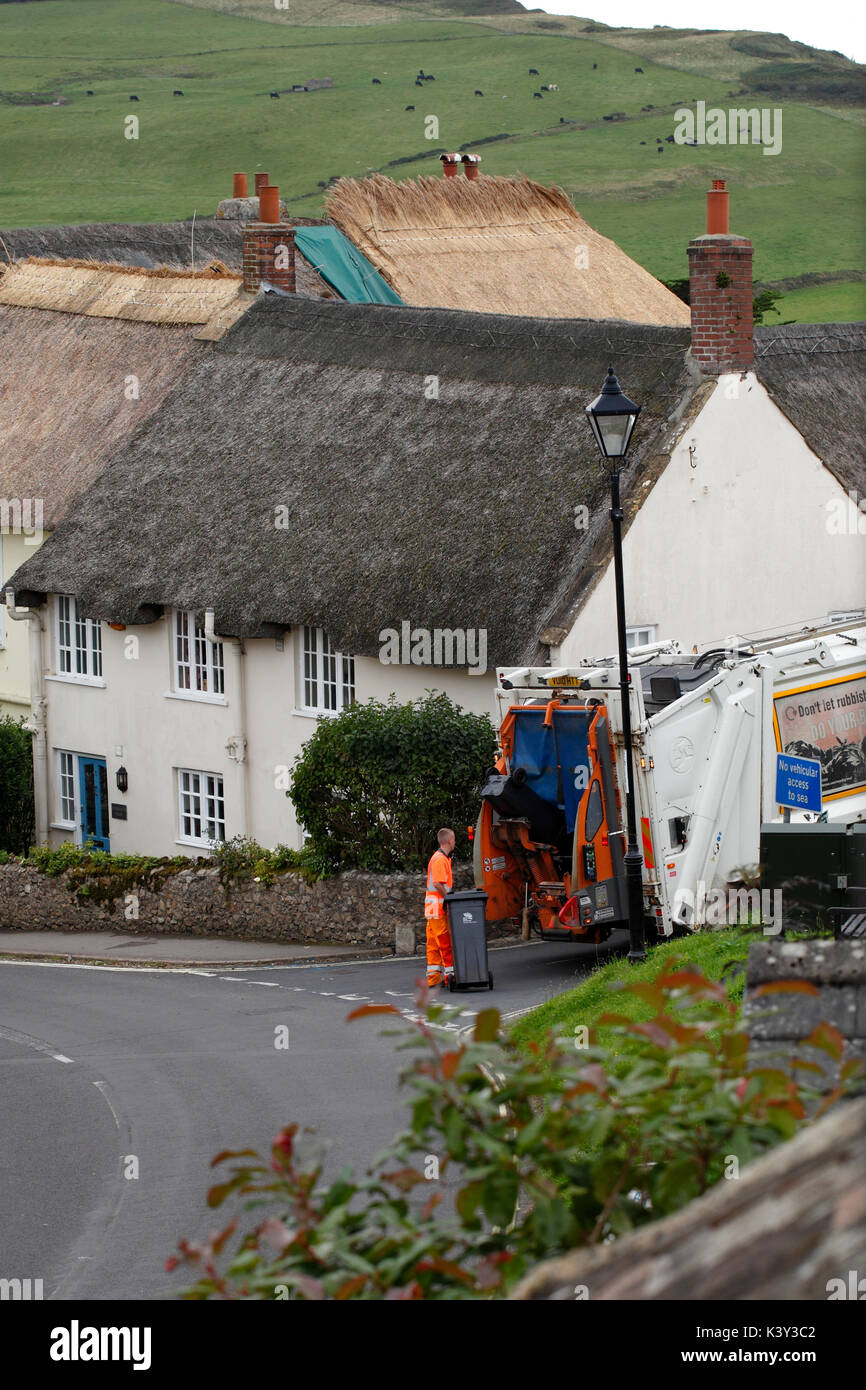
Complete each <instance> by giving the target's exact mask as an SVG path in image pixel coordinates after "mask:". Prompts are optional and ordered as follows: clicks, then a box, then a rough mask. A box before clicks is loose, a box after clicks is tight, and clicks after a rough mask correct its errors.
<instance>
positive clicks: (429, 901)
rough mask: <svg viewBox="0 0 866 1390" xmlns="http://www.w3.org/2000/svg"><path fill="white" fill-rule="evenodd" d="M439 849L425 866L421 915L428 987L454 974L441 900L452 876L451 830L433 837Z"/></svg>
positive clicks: (453, 840)
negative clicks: (424, 927)
mask: <svg viewBox="0 0 866 1390" xmlns="http://www.w3.org/2000/svg"><path fill="white" fill-rule="evenodd" d="M436 838H437V840H438V841H439V848H438V849H437V850H436V852H435V854H433V855H431V858H430V863H429V864H428V865H427V892H426V895H425V897H424V916H425V917H426V918H427V985H428V988H432V987H433V986H434V985H441V984H447V983H448V978H449V976H450V975H453V974H454V957H453V955H452V952H451V933H450V932H449V930H448V918H447V917H446V915H445V904H444V902H443V898H444V897H445V894H446V893H450V892H451V889H452V886H453V883H454V875H453V874H452V872H451V856H452V854H453V853H454V846H455V845H456V843H457V836H456V835H455V834H454V831H453V830H448V829H444V830H440V831H439V833H438V835H437V836H436Z"/></svg>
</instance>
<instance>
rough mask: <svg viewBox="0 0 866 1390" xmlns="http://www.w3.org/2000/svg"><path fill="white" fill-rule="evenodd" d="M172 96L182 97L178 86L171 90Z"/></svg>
mask: <svg viewBox="0 0 866 1390" xmlns="http://www.w3.org/2000/svg"><path fill="white" fill-rule="evenodd" d="M172 96H173V97H182V96H183V92H182V91H181V90H180V87H175V89H174V91H173V92H172Z"/></svg>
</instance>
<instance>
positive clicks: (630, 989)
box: [623, 980, 664, 1010]
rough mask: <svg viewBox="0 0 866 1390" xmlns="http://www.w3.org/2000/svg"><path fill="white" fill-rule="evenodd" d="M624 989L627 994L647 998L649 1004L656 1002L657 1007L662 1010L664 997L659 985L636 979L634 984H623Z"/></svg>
mask: <svg viewBox="0 0 866 1390" xmlns="http://www.w3.org/2000/svg"><path fill="white" fill-rule="evenodd" d="M623 989H624V990H625V991H626V993H627V994H636V995H637V996H638V998H639V999H646V1001H647V1002H648V1003H649V1004H655V1005H656V1008H657V1009H659V1010H661V1007H662V1004H663V1003H664V998H663V995H662V991H661V990H660V989H659V987H658V985H656V984H649V983H644V982H643V981H642V980H635V981H633V982H632V984H627V985H623Z"/></svg>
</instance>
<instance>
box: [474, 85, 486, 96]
mask: <svg viewBox="0 0 866 1390" xmlns="http://www.w3.org/2000/svg"><path fill="white" fill-rule="evenodd" d="M475 95H476V96H477V97H483V96H484V93H483V92H479V90H478V88H477V87H476V88H475Z"/></svg>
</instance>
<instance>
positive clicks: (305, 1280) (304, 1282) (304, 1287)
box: [295, 1274, 325, 1303]
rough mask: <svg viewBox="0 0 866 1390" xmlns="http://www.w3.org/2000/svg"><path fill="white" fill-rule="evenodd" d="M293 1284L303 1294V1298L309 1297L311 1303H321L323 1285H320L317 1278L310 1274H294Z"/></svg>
mask: <svg viewBox="0 0 866 1390" xmlns="http://www.w3.org/2000/svg"><path fill="white" fill-rule="evenodd" d="M295 1284H296V1286H297V1288H298V1289H300V1291H301V1293H302V1294H303V1295H304V1298H307V1299H309V1300H310V1302H311V1303H321V1302H323V1301H324V1298H325V1289H324V1285H322V1284H321V1283H320V1282H319V1280H318V1279H314V1278H313V1276H312V1275H311V1274H297V1275H295Z"/></svg>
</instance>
